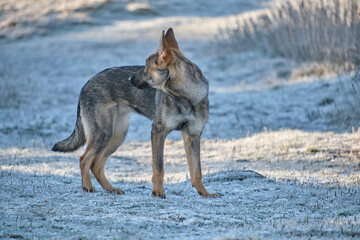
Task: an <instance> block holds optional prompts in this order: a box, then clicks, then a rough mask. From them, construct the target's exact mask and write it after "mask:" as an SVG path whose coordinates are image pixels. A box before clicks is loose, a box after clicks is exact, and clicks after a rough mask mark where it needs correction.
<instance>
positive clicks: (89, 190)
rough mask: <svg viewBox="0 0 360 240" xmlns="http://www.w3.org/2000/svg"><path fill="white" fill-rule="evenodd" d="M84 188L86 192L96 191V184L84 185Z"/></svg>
mask: <svg viewBox="0 0 360 240" xmlns="http://www.w3.org/2000/svg"><path fill="white" fill-rule="evenodd" d="M82 190H83V191H84V192H95V188H94V186H90V187H84V186H83V187H82Z"/></svg>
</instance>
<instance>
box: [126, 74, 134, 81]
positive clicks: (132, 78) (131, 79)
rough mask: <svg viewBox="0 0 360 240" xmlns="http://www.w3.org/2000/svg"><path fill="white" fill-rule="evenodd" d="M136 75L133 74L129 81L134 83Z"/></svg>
mask: <svg viewBox="0 0 360 240" xmlns="http://www.w3.org/2000/svg"><path fill="white" fill-rule="evenodd" d="M134 75H135V74H133V75H131V76H130V77H129V79H128V80H129V81H130V82H132V81H134V78H135V77H134Z"/></svg>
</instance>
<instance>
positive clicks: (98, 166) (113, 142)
mask: <svg viewBox="0 0 360 240" xmlns="http://www.w3.org/2000/svg"><path fill="white" fill-rule="evenodd" d="M129 113H130V112H123V113H122V114H121V116H118V117H117V119H115V122H114V125H113V133H112V136H111V138H110V140H109V142H108V144H107V145H106V147H105V149H104V150H102V151H101V152H100V153H99V154H98V156H99V157H98V158H97V159H96V161H93V163H92V165H91V171H92V173H93V174H94V176H95V178H96V180H97V181H98V182H99V183H100V185H101V186H102V187H103V189H105V190H106V191H108V192H111V193H117V194H124V192H123V191H122V190H121V189H120V188H115V187H113V186H112V185H111V184H110V182H109V181H108V180H107V178H106V176H105V173H104V169H105V163H106V161H107V160H108V158H109V157H110V156H111V154H113V153H114V152H115V151H116V149H117V148H118V147H119V146H120V145H121V144H122V143H123V142H124V140H125V136H126V133H127V130H128V126H129V125H128V120H129Z"/></svg>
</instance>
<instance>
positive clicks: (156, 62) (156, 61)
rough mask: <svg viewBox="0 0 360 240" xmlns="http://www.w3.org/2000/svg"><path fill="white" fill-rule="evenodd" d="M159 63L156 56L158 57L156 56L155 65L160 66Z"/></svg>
mask: <svg viewBox="0 0 360 240" xmlns="http://www.w3.org/2000/svg"><path fill="white" fill-rule="evenodd" d="M158 63H159V62H158V56H157V55H156V56H155V64H156V65H158Z"/></svg>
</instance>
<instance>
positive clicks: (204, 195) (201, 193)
mask: <svg viewBox="0 0 360 240" xmlns="http://www.w3.org/2000/svg"><path fill="white" fill-rule="evenodd" d="M198 193H199V195H200V196H202V197H204V198H219V197H220V195H219V194H217V193H208V192H205V193H203V192H198Z"/></svg>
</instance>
